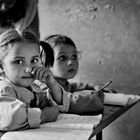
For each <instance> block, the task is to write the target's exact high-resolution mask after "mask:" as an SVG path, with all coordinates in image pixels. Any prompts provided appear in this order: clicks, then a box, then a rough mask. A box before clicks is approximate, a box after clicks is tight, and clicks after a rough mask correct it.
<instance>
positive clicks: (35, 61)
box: [31, 58, 39, 64]
mask: <svg viewBox="0 0 140 140" xmlns="http://www.w3.org/2000/svg"><path fill="white" fill-rule="evenodd" d="M38 62H39V59H37V58H35V59H32V61H31V63H33V64H36V63H38Z"/></svg>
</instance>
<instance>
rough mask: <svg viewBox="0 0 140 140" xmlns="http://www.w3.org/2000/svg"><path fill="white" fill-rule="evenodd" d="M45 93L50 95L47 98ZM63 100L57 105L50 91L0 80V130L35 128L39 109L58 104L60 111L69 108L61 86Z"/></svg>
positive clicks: (65, 110)
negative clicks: (28, 87)
mask: <svg viewBox="0 0 140 140" xmlns="http://www.w3.org/2000/svg"><path fill="white" fill-rule="evenodd" d="M46 94H48V95H49V96H50V98H49V99H48V98H47V96H46ZM62 94H63V101H62V105H58V104H57V103H56V102H55V101H54V100H53V99H52V97H51V91H50V90H49V89H46V90H45V91H44V92H42V90H40V89H37V87H34V86H33V87H31V89H27V88H24V87H21V86H18V85H15V84H14V83H11V82H10V81H8V80H4V79H3V80H0V112H2V113H1V114H0V131H11V130H20V129H27V128H36V127H39V125H40V122H41V120H40V116H41V109H42V108H43V107H45V106H54V105H55V106H58V107H59V108H60V110H61V111H62V112H67V111H68V109H69V99H68V97H67V96H66V93H65V91H64V90H63V88H62Z"/></svg>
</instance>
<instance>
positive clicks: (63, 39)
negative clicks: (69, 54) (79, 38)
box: [44, 34, 76, 48]
mask: <svg viewBox="0 0 140 140" xmlns="http://www.w3.org/2000/svg"><path fill="white" fill-rule="evenodd" d="M44 41H45V42H47V43H49V44H50V45H51V47H52V48H53V47H55V46H61V45H71V46H74V47H75V48H76V45H75V43H74V41H73V40H72V39H71V38H69V37H67V36H65V35H61V34H55V35H50V36H46V37H45V38H44Z"/></svg>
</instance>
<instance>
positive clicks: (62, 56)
mask: <svg viewBox="0 0 140 140" xmlns="http://www.w3.org/2000/svg"><path fill="white" fill-rule="evenodd" d="M58 60H59V61H66V60H67V56H65V55H61V56H60V57H59V58H58Z"/></svg>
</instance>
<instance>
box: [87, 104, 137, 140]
mask: <svg viewBox="0 0 140 140" xmlns="http://www.w3.org/2000/svg"><path fill="white" fill-rule="evenodd" d="M137 103H138V102H136V103H134V104H132V105H130V106H127V107H121V106H114V105H113V106H111V105H105V108H104V112H103V118H102V120H101V122H100V123H99V125H98V126H97V127H96V128H93V131H92V133H91V135H90V136H89V138H88V140H92V138H93V137H94V136H95V135H96V140H102V139H103V137H102V131H103V129H104V128H105V127H107V126H108V125H110V124H111V123H112V122H113V121H115V120H116V119H117V118H118V117H120V116H121V115H122V114H124V113H125V112H126V111H128V110H129V109H130V108H131V107H133V106H134V105H135V104H137Z"/></svg>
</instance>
